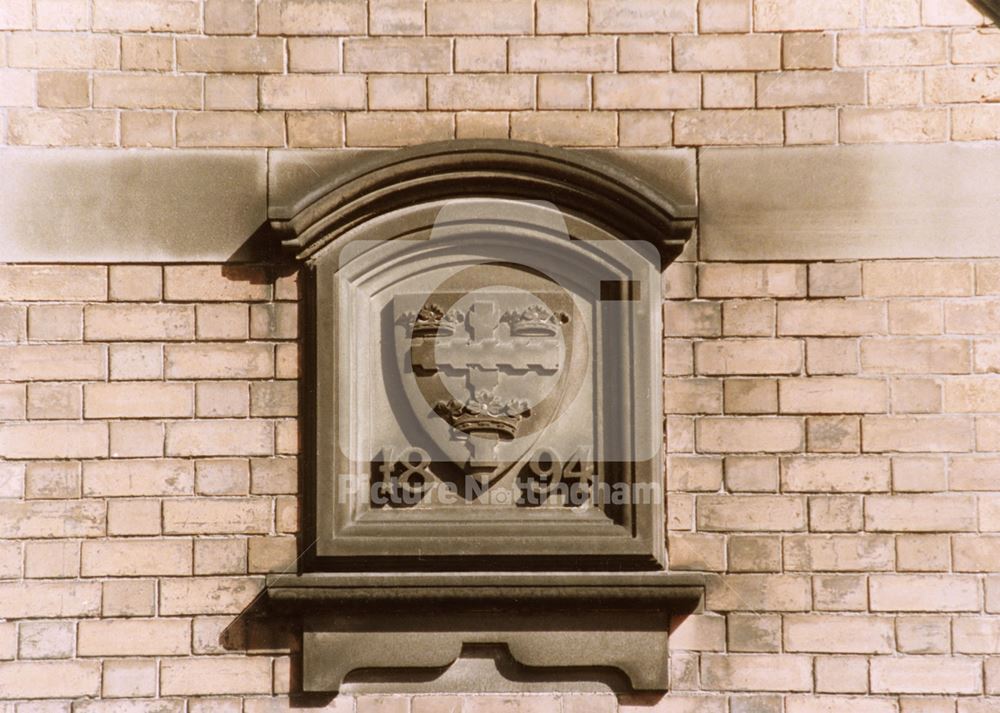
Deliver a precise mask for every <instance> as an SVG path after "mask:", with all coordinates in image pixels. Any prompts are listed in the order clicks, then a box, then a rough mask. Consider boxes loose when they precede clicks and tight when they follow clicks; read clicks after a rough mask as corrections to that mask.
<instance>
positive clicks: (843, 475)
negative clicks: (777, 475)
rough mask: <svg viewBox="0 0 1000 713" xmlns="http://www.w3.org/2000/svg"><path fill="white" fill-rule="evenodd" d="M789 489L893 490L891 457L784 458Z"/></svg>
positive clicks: (784, 478) (784, 483)
mask: <svg viewBox="0 0 1000 713" xmlns="http://www.w3.org/2000/svg"><path fill="white" fill-rule="evenodd" d="M781 472H782V489H783V490H784V491H787V492H827V493H847V492H878V491H887V490H889V480H890V478H889V460H888V459H886V458H874V457H862V458H844V457H804V458H785V459H783V460H782V467H781Z"/></svg>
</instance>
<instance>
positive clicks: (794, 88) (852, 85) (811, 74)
mask: <svg viewBox="0 0 1000 713" xmlns="http://www.w3.org/2000/svg"><path fill="white" fill-rule="evenodd" d="M864 100H865V75H864V73H862V72H827V71H809V70H800V71H795V72H778V73H768V74H761V75H759V76H758V78H757V106H760V107H789V106H826V105H829V104H862V103H864Z"/></svg>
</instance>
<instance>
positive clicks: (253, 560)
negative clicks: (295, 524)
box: [247, 537, 298, 572]
mask: <svg viewBox="0 0 1000 713" xmlns="http://www.w3.org/2000/svg"><path fill="white" fill-rule="evenodd" d="M297 553H298V551H297V548H296V544H295V538H294V537H251V538H250V541H249V543H248V554H247V558H248V565H247V566H248V569H249V571H250V572H286V571H288V569H289V568H290V567H292V566H293V565H294V564H295V559H296V555H297Z"/></svg>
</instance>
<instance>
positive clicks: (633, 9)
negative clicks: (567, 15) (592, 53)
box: [590, 0, 697, 33]
mask: <svg viewBox="0 0 1000 713" xmlns="http://www.w3.org/2000/svg"><path fill="white" fill-rule="evenodd" d="M696 15H697V11H696V9H695V3H691V2H677V3H662V2H657V0H630V1H629V2H628V3H627V4H625V5H623V4H622V3H621V2H620V0H592V2H591V3H590V31H591V32H595V33H598V32H599V33H605V32H622V33H628V32H693V31H694V29H695V24H696V21H697V16H696Z"/></svg>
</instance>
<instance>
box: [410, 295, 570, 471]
mask: <svg viewBox="0 0 1000 713" xmlns="http://www.w3.org/2000/svg"><path fill="white" fill-rule="evenodd" d="M536 282H540V281H536ZM480 284H482V283H480ZM392 317H393V324H394V330H393V333H394V341H395V344H394V346H395V352H396V355H397V365H398V368H399V374H400V380H401V384H402V387H403V392H404V393H405V395H406V400H407V402H408V405H409V406H410V408H411V410H412V414H413V416H414V423H415V425H416V429H415V431H416V432H415V433H410V434H408V436H409V438H410V439H411V440H413V441H414V442H413V443H412V444H411V445H412V446H414V447H416V448H419V449H422V450H424V451H426V452H427V453H428V454H430V460H431V461H432V462H433V464H434V465H432V469H436V470H437V472H435V473H434V475H435V476H436V477H439V478H440V477H442V475H441V473H442V472H443V471H447V470H451V471H452V472H453V473H456V472H457V473H458V474H460V475H461V476H464V477H469V476H471V477H472V478H474V479H475V480H476V481H477V482H478V483H479V484H480V485H481V486H485V487H486V488H488V487H490V486H492V485H493V484H495V483H496V482H498V481H499V480H500V479H501V478H502V477H503V476H504V475H505V474H507V473H509V472H510V471H511V470H512V469H515V468H516V467H517V466H518V465H519V464H522V463H523V462H524V460H525V458H526V456H527V455H528V454H530V452H531V450H532V448H533V446H534V445H535V444H536V442H537V441H538V439H539V437H540V436H541V435H542V434H543V433H544V431H545V428H546V427H547V426H548V425H549V424H551V423H552V422H553V420H554V419H557V418H558V417H559V416H560V414H561V411H562V408H563V407H564V405H565V404H566V403H568V402H570V401H571V398H572V396H573V394H574V392H575V387H579V384H580V379H582V378H584V377H583V374H585V373H586V365H585V364H584V363H583V360H585V358H586V351H587V350H586V342H585V336H584V334H583V331H584V330H583V328H582V321H583V316H582V315H581V314H580V313H579V312H578V311H577V309H576V307H575V304H574V301H573V298H572V296H571V295H570V294H569V293H568V292H566V291H565V290H563V289H562V288H560V287H559V286H558V285H556V284H554V283H551V282H545V283H542V284H532V285H525V284H523V283H522V284H521V285H489V286H487V287H479V288H475V289H471V290H467V291H464V290H455V289H447V287H444V288H441V289H438V290H436V291H434V292H433V293H431V294H427V293H423V294H416V293H414V294H405V293H397V294H395V295H394V296H393V301H392ZM574 377H576V378H575V379H574ZM441 461H444V463H442V462H441ZM448 466H450V468H449V467H448Z"/></svg>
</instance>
